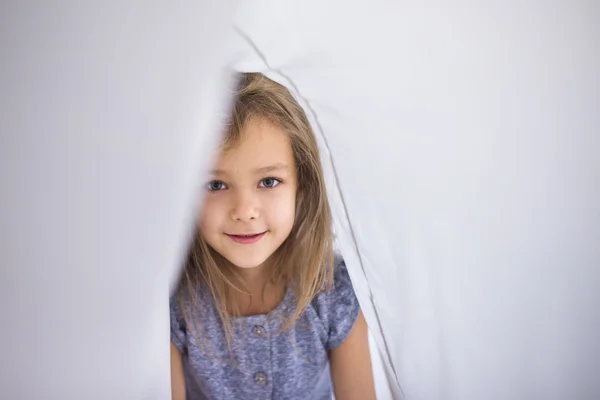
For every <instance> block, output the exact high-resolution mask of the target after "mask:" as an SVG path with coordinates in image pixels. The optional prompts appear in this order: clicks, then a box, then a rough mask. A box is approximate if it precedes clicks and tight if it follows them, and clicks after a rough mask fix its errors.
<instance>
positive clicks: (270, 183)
mask: <svg viewBox="0 0 600 400" xmlns="http://www.w3.org/2000/svg"><path fill="white" fill-rule="evenodd" d="M280 183H281V181H280V180H279V179H277V178H270V177H269V178H265V179H262V180H261V181H260V182H259V183H258V187H261V188H266V189H272V188H274V187H275V186H277V185H279V184H280Z"/></svg>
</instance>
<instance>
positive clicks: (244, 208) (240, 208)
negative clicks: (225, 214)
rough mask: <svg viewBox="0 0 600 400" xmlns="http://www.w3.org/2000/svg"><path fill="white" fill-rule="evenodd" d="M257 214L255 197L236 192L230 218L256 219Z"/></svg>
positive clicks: (239, 219)
mask: <svg viewBox="0 0 600 400" xmlns="http://www.w3.org/2000/svg"><path fill="white" fill-rule="evenodd" d="M258 216H259V212H258V205H257V202H256V199H255V197H254V196H253V195H251V194H248V193H239V194H237V195H236V198H235V200H234V204H233V207H232V208H231V218H232V219H233V220H236V221H251V220H253V219H257V218H258Z"/></svg>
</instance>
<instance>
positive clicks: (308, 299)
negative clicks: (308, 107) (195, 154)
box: [171, 74, 375, 400]
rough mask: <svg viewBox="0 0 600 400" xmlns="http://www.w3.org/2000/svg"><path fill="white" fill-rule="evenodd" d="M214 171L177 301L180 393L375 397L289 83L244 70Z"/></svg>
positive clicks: (314, 160)
mask: <svg viewBox="0 0 600 400" xmlns="http://www.w3.org/2000/svg"><path fill="white" fill-rule="evenodd" d="M211 175H212V176H211V178H210V179H211V180H210V182H208V183H207V184H206V186H205V188H206V191H207V193H206V196H205V199H204V204H203V207H202V212H201V215H200V217H199V219H198V224H197V225H198V229H197V231H198V234H197V235H196V236H197V237H196V238H195V241H194V243H193V246H192V249H191V251H190V255H189V259H188V262H187V265H186V267H185V271H184V274H183V276H182V279H181V282H180V285H179V287H178V290H177V293H176V295H175V296H174V297H173V298H172V299H171V341H172V343H171V376H172V392H173V398H174V399H184V398H187V399H188V400H193V399H236V400H237V399H253V400H258V399H307V400H320V399H331V398H332V394H335V398H336V400H348V399H360V400H367V399H373V398H375V390H374V384H373V376H372V370H371V359H370V355H369V348H368V340H367V325H366V323H365V320H364V317H363V316H362V313H361V311H360V307H359V305H358V302H357V300H356V297H355V295H354V292H353V289H352V286H351V283H350V279H349V277H348V273H347V271H346V267H345V265H344V263H343V261H342V260H341V259H340V258H339V257H336V258H335V259H334V256H333V252H332V233H331V214H330V209H329V204H328V201H327V196H326V192H325V186H324V179H323V171H322V168H321V162H320V159H319V152H318V148H317V143H316V140H315V137H314V134H313V132H312V130H311V128H310V125H309V123H308V120H307V118H306V115H305V114H304V112H303V110H302V108H301V107H300V106H299V105H298V103H297V102H296V101H295V100H294V98H293V97H292V96H291V94H290V93H289V92H288V91H287V89H285V88H284V87H283V86H281V85H279V84H278V83H275V82H273V81H271V80H270V79H268V78H266V77H265V76H263V75H262V74H243V75H242V80H241V85H240V88H239V92H238V93H237V97H236V100H235V104H234V107H233V114H232V116H231V120H230V123H229V125H228V130H227V134H226V137H225V140H224V142H223V144H222V147H221V149H220V153H219V156H218V157H217V162H216V165H215V168H214V170H212V171H211Z"/></svg>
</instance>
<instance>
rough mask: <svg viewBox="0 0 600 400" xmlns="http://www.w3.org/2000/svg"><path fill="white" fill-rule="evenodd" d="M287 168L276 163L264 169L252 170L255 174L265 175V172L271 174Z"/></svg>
mask: <svg viewBox="0 0 600 400" xmlns="http://www.w3.org/2000/svg"><path fill="white" fill-rule="evenodd" d="M288 168H289V167H288V166H287V165H285V164H283V163H276V164H273V165H268V166H266V167H261V168H257V169H255V170H254V172H255V173H265V172H272V171H281V170H284V169H288Z"/></svg>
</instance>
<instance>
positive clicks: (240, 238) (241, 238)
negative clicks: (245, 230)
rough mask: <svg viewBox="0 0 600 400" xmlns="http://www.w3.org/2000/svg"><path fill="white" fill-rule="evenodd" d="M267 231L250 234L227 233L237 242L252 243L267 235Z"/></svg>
mask: <svg viewBox="0 0 600 400" xmlns="http://www.w3.org/2000/svg"><path fill="white" fill-rule="evenodd" d="M266 233H267V232H266V231H265V232H262V233H256V234H250V235H230V234H228V233H226V235H227V236H229V238H230V239H231V240H233V241H234V242H236V243H240V244H252V243H256V242H258V241H259V240H260V239H262V238H263V236H265V234H266Z"/></svg>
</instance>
